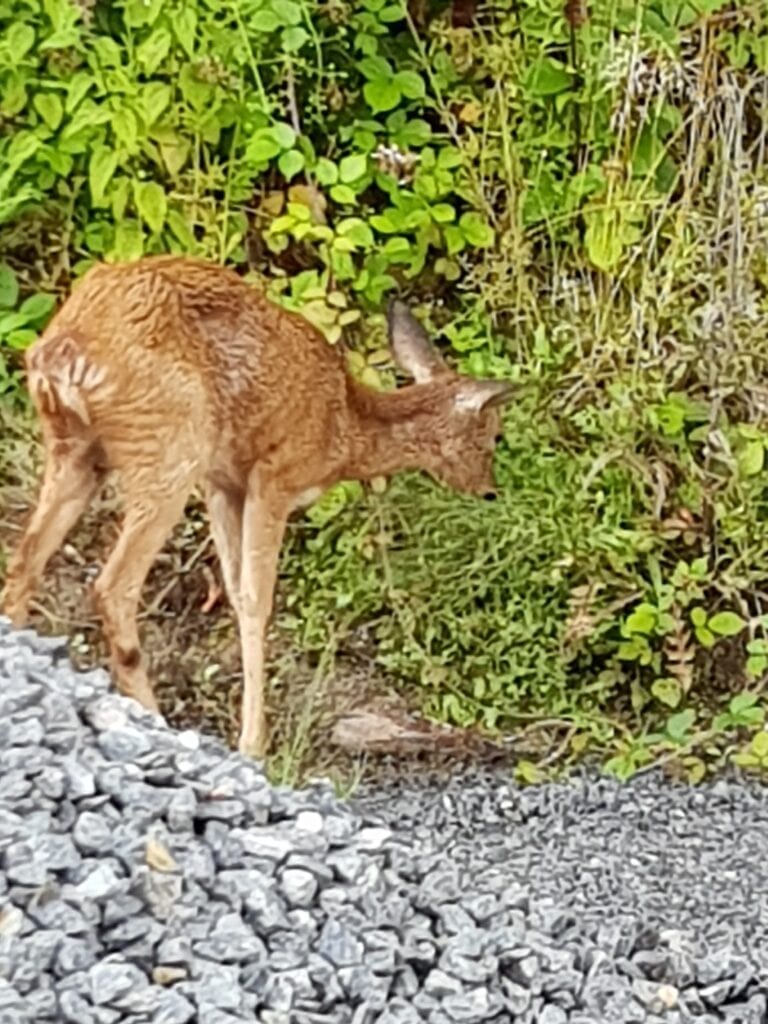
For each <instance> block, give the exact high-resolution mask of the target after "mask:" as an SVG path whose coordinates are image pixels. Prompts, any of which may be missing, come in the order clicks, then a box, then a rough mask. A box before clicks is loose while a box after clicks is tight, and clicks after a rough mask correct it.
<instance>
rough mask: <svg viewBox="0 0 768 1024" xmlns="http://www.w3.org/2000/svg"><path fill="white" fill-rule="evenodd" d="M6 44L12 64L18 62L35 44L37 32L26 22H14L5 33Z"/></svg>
mask: <svg viewBox="0 0 768 1024" xmlns="http://www.w3.org/2000/svg"><path fill="white" fill-rule="evenodd" d="M5 44H6V50H7V52H8V57H9V59H10V62H11V63H12V64H14V65H15V64H18V63H19V62H20V61H21V60H23V58H24V57H25V56H26V55H27V54H28V53H29V51H30V50H31V49H32V47H33V46H34V45H35V32H34V29H33V28H32V26H31V25H26V24H24V22H16V23H15V24H12V25H11V26H10V28H8V30H7V31H6V33H5Z"/></svg>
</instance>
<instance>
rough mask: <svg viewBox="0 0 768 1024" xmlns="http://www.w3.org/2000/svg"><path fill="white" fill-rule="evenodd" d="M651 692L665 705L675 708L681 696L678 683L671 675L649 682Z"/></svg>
mask: <svg viewBox="0 0 768 1024" xmlns="http://www.w3.org/2000/svg"><path fill="white" fill-rule="evenodd" d="M651 693H652V694H653V696H654V697H655V698H656V700H660V701H661V703H662V704H666V705H667V707H670V708H676V707H677V706H678V704H679V703H680V700H681V698H682V696H683V693H682V690H681V689H680V684H679V683H678V681H677V680H676V679H673V678H671V677H669V678H667V679H656V680H655V681H654V682H653V683H652V684H651Z"/></svg>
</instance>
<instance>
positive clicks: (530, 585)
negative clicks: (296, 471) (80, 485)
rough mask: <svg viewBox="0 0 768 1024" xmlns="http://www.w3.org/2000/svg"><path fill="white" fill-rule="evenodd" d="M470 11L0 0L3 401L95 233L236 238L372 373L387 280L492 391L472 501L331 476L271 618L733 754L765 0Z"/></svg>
mask: <svg viewBox="0 0 768 1024" xmlns="http://www.w3.org/2000/svg"><path fill="white" fill-rule="evenodd" d="M472 6H473V5H471V4H467V3H466V0H465V2H464V3H463V4H458V3H457V4H455V5H447V4H445V3H435V4H432V5H429V4H411V5H410V10H409V8H408V7H407V6H406V5H405V4H404V3H403V2H402V0H348V2H343V0H326V2H314V0H184V2H181V0H124V2H110V3H107V2H101V0H79V2H75V0H0V252H2V264H1V265H0V396H2V395H4V396H5V397H4V399H2V400H3V401H4V402H5V403H6V404H7V405H8V406H10V407H16V406H18V407H19V410H21V408H22V407H23V405H24V402H25V399H24V395H23V391H22V389H21V386H20V384H19V373H18V367H19V358H18V354H19V352H20V351H21V350H23V349H24V348H25V347H26V345H28V344H29V342H30V341H31V340H32V338H34V337H35V335H36V333H37V331H38V330H39V329H40V328H41V327H42V326H43V325H44V323H45V322H46V320H47V318H48V316H49V315H50V313H51V311H52V308H53V306H54V305H55V303H56V301H57V300H58V299H59V298H60V297H62V296H63V295H64V294H66V292H67V290H68V288H69V287H70V284H71V282H72V280H73V279H74V278H76V277H77V276H78V275H80V274H81V273H82V272H83V271H84V270H85V269H86V268H87V267H88V265H89V264H90V263H91V262H92V261H94V260H99V259H107V260H122V259H134V258H137V257H139V256H140V255H142V254H144V253H153V252H166V251H171V252H178V253H195V254H199V255H201V256H205V257H208V258H210V259H214V260H220V261H222V262H227V263H229V264H233V265H235V266H237V267H238V268H240V269H241V270H242V271H243V272H246V273H248V274H250V275H251V276H252V277H253V279H254V280H255V281H258V282H260V283H261V285H262V286H263V287H266V288H267V290H268V291H269V293H270V294H271V295H272V296H273V297H274V298H275V299H276V300H277V301H280V302H282V303H284V304H285V305H287V306H289V307H290V308H294V309H298V310H301V311H302V312H303V314H304V315H305V316H307V317H308V318H309V319H310V320H312V321H313V322H314V323H316V324H317V325H318V326H319V327H320V328H321V329H322V330H323V331H324V333H325V335H326V337H327V338H328V341H329V343H331V344H335V343H338V342H339V340H340V339H341V337H342V335H343V337H344V340H345V341H346V342H348V343H349V344H350V345H351V346H352V348H353V351H352V352H351V354H350V366H351V368H352V370H353V372H355V373H356V374H357V375H359V377H360V378H361V379H363V380H364V381H366V382H367V383H368V384H370V385H371V386H374V387H390V386H392V384H393V382H394V376H393V370H392V367H391V365H390V364H389V361H388V354H387V352H386V349H385V348H384V338H383V321H382V316H381V312H380V310H381V306H382V302H383V300H384V298H385V297H386V296H387V294H389V293H390V292H393V291H394V290H399V291H400V292H401V293H403V294H406V295H408V296H409V298H410V299H411V301H412V303H413V304H414V306H415V308H416V311H417V313H418V314H419V315H420V316H422V318H423V319H424V320H425V322H427V323H428V324H429V325H430V326H431V327H432V329H433V330H434V332H435V335H436V336H438V337H440V338H441V339H442V342H443V343H444V346H445V350H446V353H447V355H448V357H449V358H451V359H453V361H454V362H455V363H456V364H457V365H459V366H460V367H461V368H462V369H464V370H465V371H468V372H471V373H477V374H493V375H500V376H505V377H509V378H514V379H516V380H519V381H520V382H521V383H522V390H521V397H520V400H519V402H518V403H517V404H516V405H515V406H514V407H513V408H511V409H510V410H509V412H508V416H507V421H506V427H505V438H506V439H505V442H504V443H503V444H502V445H501V446H500V450H499V455H498V472H499V476H500V479H501V481H502V483H503V488H504V497H503V500H502V501H500V502H498V503H497V504H496V505H495V506H494V507H492V508H489V507H487V506H485V505H483V507H478V506H477V505H476V504H475V503H473V502H471V501H469V500H466V499H463V498H461V497H458V496H456V495H452V494H448V493H446V492H444V491H441V490H440V489H438V488H437V487H435V486H434V485H432V484H430V483H428V482H426V481H424V480H421V479H417V478H407V477H406V478H402V479H399V480H397V481H395V482H393V483H392V484H391V485H390V486H389V487H388V488H386V489H384V490H382V489H374V491H373V492H364V491H363V490H362V489H361V488H359V487H357V486H352V485H349V486H347V485H345V486H341V487H339V488H336V489H335V490H334V491H333V492H332V493H331V494H329V495H327V496H326V497H325V498H324V499H323V500H322V501H321V502H320V503H319V504H318V505H316V506H315V507H314V508H313V509H312V510H311V511H310V513H309V514H308V516H307V517H306V518H305V519H304V520H303V521H302V522H300V523H299V524H298V525H297V527H296V529H295V530H294V533H293V537H292V542H291V546H290V550H289V551H288V552H287V555H286V558H285V561H284V576H285V583H286V586H285V594H286V609H285V612H284V614H283V619H282V624H283V626H284V627H285V628H286V629H288V630H290V631H291V632H292V633H293V635H294V636H295V638H296V640H297V641H298V642H300V643H301V644H302V645H303V646H304V647H305V648H306V649H308V650H321V649H323V648H324V647H326V646H327V645H328V644H329V643H330V642H331V639H332V640H333V643H335V644H336V645H337V646H338V647H339V648H340V649H341V650H343V649H344V648H345V646H346V645H349V646H351V647H355V648H359V645H360V643H361V642H362V643H363V644H364V645H365V646H366V649H368V650H369V651H371V652H372V655H373V657H375V659H376V660H377V661H378V662H379V663H380V664H382V665H383V666H385V667H386V668H387V669H388V670H390V671H391V672H392V673H393V674H394V675H395V676H398V677H400V678H401V679H403V680H404V682H407V683H408V684H410V685H413V686H417V687H419V688H420V689H419V692H420V698H421V700H422V702H423V704H424V706H425V708H426V709H427V710H428V712H429V713H430V714H432V715H434V716H436V717H437V718H440V719H443V720H447V721H451V722H454V723H458V724H462V725H467V724H476V723H477V724H481V725H483V726H485V727H487V728H490V729H509V730H519V728H520V726H521V723H531V722H533V723H536V722H537V721H538V720H539V719H541V718H544V719H546V720H547V721H549V722H554V723H555V725H556V726H557V727H558V728H562V730H563V731H564V740H563V743H562V745H561V746H560V748H559V753H560V754H562V756H563V757H568V756H571V755H573V756H575V755H578V754H580V753H581V752H583V751H585V750H592V749H599V750H601V751H602V752H603V755H604V758H605V759H606V764H607V766H608V768H609V769H610V770H612V771H615V772H616V773H618V774H620V775H628V774H631V773H632V772H633V771H635V770H637V769H638V768H641V767H643V766H645V765H647V764H649V763H652V762H653V761H654V760H655V759H658V758H659V757H661V758H663V759H665V760H668V761H670V762H671V761H673V760H674V761H675V762H676V763H679V764H680V765H682V767H683V768H684V770H685V771H686V772H687V773H688V774H689V776H691V777H694V778H696V777H699V776H700V775H701V774H702V773H703V771H704V770H705V764H709V763H716V762H718V761H720V760H722V758H723V757H724V756H731V755H733V756H735V757H736V758H737V759H740V760H741V761H742V762H743V763H745V764H750V765H754V766H757V765H762V764H763V762H764V760H765V759H766V758H768V743H766V742H765V736H764V735H763V734H762V733H761V732H760V731H755V730H759V727H760V726H761V723H762V718H763V710H762V703H761V701H762V698H761V692H762V686H763V682H764V676H765V672H766V669H768V639H767V638H766V633H765V625H766V623H768V618H766V612H768V608H766V607H765V602H766V596H765V583H766V578H767V575H768V574H767V573H766V568H765V567H766V565H768V561H767V560H766V555H767V553H768V514H767V512H768V509H767V501H768V495H767V494H766V486H765V473H764V462H765V451H766V446H768V431H767V430H766V424H765V419H766V385H765V372H764V371H765V360H766V355H768V330H766V327H767V326H768V168H767V166H766V134H767V133H766V127H767V126H768V14H766V10H765V5H764V4H762V3H729V2H727V0H688V2H678V0H641V2H637V3H636V2H631V3H630V2H625V0H600V2H598V0H593V2H591V3H574V2H570V3H567V4H563V3H561V2H558V0H496V2H495V3H481V2H478V3H477V4H476V5H474V6H475V10H474V20H473V23H472V24H471V25H470V26H465V27H458V26H457V25H456V24H455V23H456V22H458V21H459V20H460V19H459V18H458V17H457V12H456V8H459V7H461V8H462V9H463V10H464V11H465V12H466V10H469V9H470V8H471V7H472ZM19 415H22V412H21V411H20V412H19ZM721 705H723V706H724V707H723V706H721ZM724 708H725V709H724ZM734 730H735V731H734ZM734 736H735V737H736V738H735V739H734ZM561 759H562V758H561ZM767 763H768V762H767ZM521 772H522V773H523V774H524V775H526V776H527V777H531V778H534V777H536V774H537V773H536V770H535V769H534V767H533V766H531V765H525V764H524V765H523V766H522V767H521Z"/></svg>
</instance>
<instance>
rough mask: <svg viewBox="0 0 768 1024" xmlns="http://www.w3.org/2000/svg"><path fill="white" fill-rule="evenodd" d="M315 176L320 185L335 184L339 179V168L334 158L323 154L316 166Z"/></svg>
mask: <svg viewBox="0 0 768 1024" xmlns="http://www.w3.org/2000/svg"><path fill="white" fill-rule="evenodd" d="M315 177H316V178H317V182H318V184H319V185H335V184H336V182H337V181H338V180H339V169H338V167H337V166H336V164H335V163H334V162H333V161H332V160H329V159H328V158H327V157H325V156H321V157H320V159H319V160H318V161H317V166H316V167H315Z"/></svg>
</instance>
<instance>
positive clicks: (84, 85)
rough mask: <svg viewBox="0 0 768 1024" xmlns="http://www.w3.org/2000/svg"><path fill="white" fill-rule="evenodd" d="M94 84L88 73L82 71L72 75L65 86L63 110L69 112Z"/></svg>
mask: <svg viewBox="0 0 768 1024" xmlns="http://www.w3.org/2000/svg"><path fill="white" fill-rule="evenodd" d="M93 84H94V81H93V79H92V78H91V76H90V75H89V74H86V73H85V72H84V71H83V72H80V73H78V74H76V75H74V76H73V77H72V78H71V79H70V82H69V86H68V88H67V98H66V100H65V101H64V110H65V111H66V113H67V114H71V113H72V112H73V111H74V110H76V109H77V107H78V106H79V104H80V101H81V100H82V99H83V98H84V96H85V94H86V93H87V92H88V90H89V89H90V88H91V86H92V85H93Z"/></svg>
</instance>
